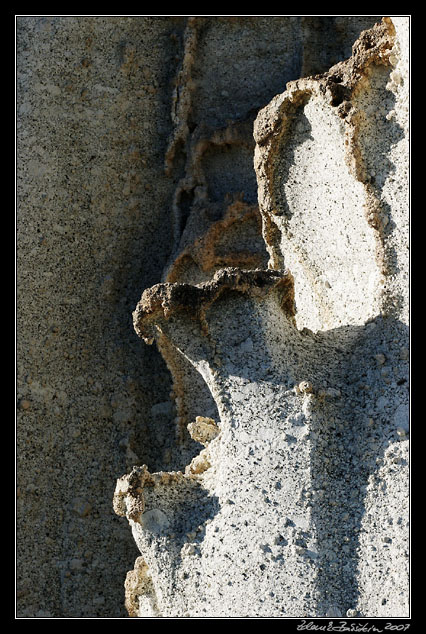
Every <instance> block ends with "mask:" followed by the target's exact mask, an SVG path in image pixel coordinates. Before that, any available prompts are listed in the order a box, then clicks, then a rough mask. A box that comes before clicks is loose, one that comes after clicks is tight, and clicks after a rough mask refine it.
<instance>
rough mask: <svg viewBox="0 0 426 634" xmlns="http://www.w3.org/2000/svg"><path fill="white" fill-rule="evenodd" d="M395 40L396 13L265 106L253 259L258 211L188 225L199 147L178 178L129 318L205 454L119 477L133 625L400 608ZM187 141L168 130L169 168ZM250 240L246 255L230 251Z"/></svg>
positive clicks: (403, 398) (401, 208) (403, 458)
mask: <svg viewBox="0 0 426 634" xmlns="http://www.w3.org/2000/svg"><path fill="white" fill-rule="evenodd" d="M190 27H191V25H189V27H188V28H190ZM193 35H194V34H193V33H192V34H190V35H188V42H191V43H192V42H193ZM406 37H407V20H405V21H404V19H403V18H401V19H395V21H393V20H392V19H390V18H384V19H383V20H382V21H381V22H380V23H377V24H376V25H375V26H374V27H373V28H372V29H370V30H368V31H364V32H363V33H362V34H361V36H360V38H359V39H358V40H357V42H356V43H355V44H354V46H353V54H352V56H351V57H350V58H349V59H348V60H346V61H344V62H339V63H338V64H336V65H334V66H332V67H331V69H330V70H329V71H328V72H327V73H324V74H320V75H316V76H313V77H308V78H305V79H300V80H297V81H293V82H290V83H289V84H288V85H287V90H286V91H285V92H284V93H283V94H280V95H277V96H276V97H275V98H274V99H273V100H272V101H271V103H270V104H269V105H268V106H266V107H265V108H264V109H263V110H261V111H260V113H259V114H258V116H257V118H256V120H255V123H254V140H255V141H256V147H255V151H254V156H255V169H256V176H257V184H258V193H259V198H258V202H259V213H260V217H261V220H262V225H261V226H262V236H263V239H264V243H265V247H266V250H267V252H268V255H269V260H268V268H265V251H264V249H259V248H258V245H259V235H258V233H257V232H256V231H253V232H247V234H245V229H246V227H247V226H248V225H246V223H245V222H244V219H245V217H246V216H247V215H249V216H250V218H255V214H256V213H257V207H256V206H255V204H254V202H253V203H251V205H252V206H251V207H250V206H247V203H246V202H243V200H242V199H240V200H239V201H238V202H233V203H232V204H231V206H228V209H227V211H226V212H225V215H224V216H223V219H218V220H213V221H211V222H209V223H206V222H205V221H203V217H204V216H203V213H206V210H209V209H211V208H212V205H211V199H210V198H209V197H206V195H205V192H206V189H208V183H209V180H208V178H206V177H205V174H204V173H203V172H202V171H201V172H200V173H198V175H197V176H194V174H195V173H196V170H195V171H194V165H198V166H199V165H200V162H199V161H200V160H201V159H200V158H194V157H197V156H198V157H200V156H201V155H202V154H203V152H204V149H203V148H204V146H203V142H200V141H198V140H197V138H196V136H195V137H193V138H192V140H193V143H192V144H190V147H191V149H190V150H189V153H188V156H189V159H188V161H189V168H188V169H187V172H186V174H187V175H188V174H191V176H190V177H189V179H188V178H187V177H185V178H184V179H183V181H181V182H180V185H179V187H182V189H181V190H180V189H179V188H178V190H177V191H178V192H181V191H182V192H183V191H188V188H190V189H191V191H193V192H194V194H193V198H192V199H191V204H190V206H189V215H188V221H187V226H188V227H190V229H191V230H189V229H188V234H185V232H184V233H183V234H182V238H181V242H180V244H179V245H178V246H177V247H176V250H175V252H174V257H175V260H174V261H173V262H172V263H171V264H170V265H169V266H168V268H167V273H166V275H165V281H164V282H162V283H159V284H157V285H155V286H153V287H152V288H150V289H147V290H145V291H144V293H143V295H142V298H141V301H140V302H139V303H138V305H137V307H136V310H135V312H134V314H133V316H134V326H135V330H136V332H137V333H138V335H139V336H141V337H142V338H143V339H144V340H145V341H146V342H147V343H152V342H153V341H154V340H156V341H157V342H158V344H159V347H160V350H162V351H163V354H164V357H165V360H166V362H167V363H168V366H169V368H170V370H171V372H172V374H173V375H174V378H175V382H176V385H178V386H179V387H178V389H179V391H180V394H179V396H180V399H181V401H180V403H181V405H182V404H184V407H183V409H182V412H183V414H182V415H181V417H180V418H178V423H179V425H180V427H179V434H181V436H180V438H181V442H183V444H185V436H184V429H185V427H187V430H188V431H187V434H188V436H189V435H191V437H192V441H193V443H198V447H199V448H200V451H199V453H198V454H197V455H195V456H193V457H192V459H191V460H190V461H189V460H188V463H187V466H186V467H185V468H182V469H181V470H177V471H161V472H157V473H150V472H149V470H148V468H147V466H146V465H143V466H136V467H134V469H133V470H132V472H131V473H130V474H129V475H128V476H123V477H122V478H121V479H120V480H119V481H118V484H117V489H116V493H115V496H114V508H115V510H116V512H117V513H118V514H119V515H123V516H126V517H127V519H128V521H129V522H130V525H131V528H132V532H133V535H134V538H135V541H136V543H137V545H138V547H139V550H140V552H141V555H142V559H143V563H142V564H141V563H140V560H138V562H139V563H138V564H137V567H136V568H135V570H134V571H132V572H131V573H129V577H128V581H127V582H126V583H127V587H128V588H130V590H128V594H127V597H128V599H127V601H128V603H129V604H131V606H132V607H131V611H130V613H131V615H132V616H134V615H137V616H140V617H143V616H154V617H155V616H163V617H165V616H169V617H170V616H180V617H182V616H191V617H200V616H201V617H202V616H208V617H235V616H240V617H253V616H263V617H285V616H292V617H314V616H345V615H348V616H355V615H357V616H368V617H375V616H386V617H391V616H394V617H396V616H399V617H401V616H407V615H408V552H407V548H408V518H409V512H408V481H409V480H408V472H407V466H408V446H407V445H408V433H409V427H408V391H407V387H408V385H407V381H408V368H407V360H408V355H407V344H408V335H407V328H408V300H407V296H408V283H407V274H408V271H407V258H406V250H407V247H408V240H407V224H408V193H407V192H408V182H407V171H406V163H407V158H408V151H407V140H408V114H407V110H406V108H407V103H408V101H407V89H408V86H407V57H406V53H404V52H403V49H404V48H405V47H406V46H407V40H406ZM190 46H192V44H188V47H189V48H190ZM188 54H189V53H188ZM182 76H185V67H184V70H183V71H182ZM186 105H187V101H184V102H183V104H182V109H185V107H186ZM239 134H240V133H239V132H237V131H236V129H235V128H232V126H231V127H228V128H226V129H224V130H223V131H222V132H221V133H220V134H218V133H215V134H214V135H213V136H211V137H210V138H216V139H217V143H218V145H219V146H220V144H221V143H225V144H227V145H231V146H232V144H233V142H234V140H235V139H237V141H236V142H237V143H238V142H239V141H238V139H240V138H241V137H240V136H239ZM186 135H188V127H187V125H186V124H185V123H183V124H181V125H180V126H178V127H177V129H176V133H175V135H174V137H173V140H172V144H171V146H170V147H169V149H170V148H172V149H170V152H169V154H168V158H169V159H170V157H173V152H174V151H175V147H176V145H177V144H179V143H180V142H181V140H182V138H184V137H185V138H186ZM247 146H248V142H247ZM194 148H195V149H194ZM197 148H198V149H197ZM187 166H188V163H187ZM210 178H211V175H210ZM224 178H226V176H224ZM193 179H195V180H193ZM196 183H200V190H197V187H198V186H196V185H195V184H196ZM203 183H204V184H203ZM200 192H201V193H200ZM180 196H181V194H180V193H178V195H177V198H175V200H181V198H180ZM213 209H214V204H213ZM237 210H238V211H237ZM236 213H237V214H242V215H240V216H238V218H239V222H238V223H237V229H238V232H237V233H236V234H233V233H232V231H231V229H232V228H233V226H234V222H233V221H235V219H236V216H235V215H234V214H236ZM203 223H204V224H203ZM258 226H259V225H258V224H257V223H255V224H253V225H252V227H253V229H255V228H256V227H258ZM245 235H247V241H246V244H247V245H249V249H248V250H249V251H250V250H251V253H252V254H253V255H252V256H251V257H252V260H251V261H252V262H254V263H255V266H254V267H253V266H247V264H248V263H249V261H248V260H247V259H245V258H247V249H245V250H241V251H240V250H239V249H237V248H235V243H236V242H240V243H241V241H242V238H243V237H244V236H245ZM221 240H222V241H223V242H224V243H225V244H226V241H227V240H228V242H227V247H226V248H225V249H224V250H223V251H222V252H221V253H219V244H220V241H221ZM235 241H236V242H235ZM227 249H228V251H227ZM227 253H229V255H230V256H232V257H231V259H230V260H227V257H228V255H227ZM256 257H258V258H259V260H258V261H256ZM239 259H241V263H240V262H238V260H239ZM224 265H225V266H224ZM194 370H195V371H196V372H197V373H198V374H199V376H200V377H201V378H202V382H200V380H198V382H195V381H193V376H194ZM189 402H191V406H189V405H188V403H189ZM215 408H216V411H214V409H215ZM178 412H179V408H178ZM188 415H189V418H188ZM185 416H186V418H185ZM188 423H189V424H188ZM182 434H183V436H182ZM200 441H201V445H200ZM202 445H204V449H201V446H202ZM193 449H194V444H192V445H191V444H188V445H187V451H188V453H187V454H185V452H182V457H184V456H185V455H188V456H189V455H192V454H190V451H193ZM138 570H142V572H141V573H140V576H138V575H139V573H138ZM147 571H149V573H148V572H147ZM147 574H148V575H149V579H150V582H149V584H148V585H146V584H145V581H144V579H146V576H147ZM134 579H140V582H136V581H134ZM132 580H133V581H132ZM138 583H140V587H141V588H142V589H140V590H139V591H138V590H137V588H138V587H139V586H138ZM144 584H145V585H144ZM145 587H147V588H148V589H147V590H145V589H144V588H145ZM135 588H136V589H135ZM129 593H130V594H129Z"/></svg>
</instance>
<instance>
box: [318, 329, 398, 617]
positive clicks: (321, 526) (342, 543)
mask: <svg viewBox="0 0 426 634" xmlns="http://www.w3.org/2000/svg"><path fill="white" fill-rule="evenodd" d="M344 330H346V331H352V333H351V335H352V337H353V335H354V334H355V339H354V340H353V343H352V344H351V345H350V346H349V347H347V348H342V352H341V357H340V359H339V360H338V362H337V363H336V359H333V360H331V361H332V362H331V364H330V365H331V366H332V367H333V368H334V369H333V371H332V373H331V375H330V378H331V382H332V384H334V386H335V387H337V389H338V390H339V391H340V394H341V396H340V397H339V398H338V399H334V401H333V399H331V401H330V402H329V403H328V404H322V405H321V406H318V407H317V408H316V411H315V409H314V415H313V420H312V423H311V425H312V427H311V442H312V452H311V469H312V492H313V493H314V497H313V500H314V501H313V505H312V517H313V522H314V524H315V527H316V534H317V540H318V559H317V565H318V571H319V574H318V586H317V591H318V610H319V611H318V615H319V616H326V611H327V609H329V608H330V606H334V607H336V608H337V609H338V610H339V611H340V613H341V616H345V615H346V611H347V610H348V609H353V608H354V606H356V604H357V600H358V597H359V595H360V590H359V586H358V564H359V547H360V534H361V531H362V521H363V518H364V513H365V502H366V495H367V486H368V484H369V479H370V476H374V475H375V474H377V472H378V469H379V468H380V464H381V463H382V459H383V456H384V454H385V452H386V450H387V449H388V447H389V446H390V444H391V443H396V442H399V441H400V436H399V435H398V433H397V428H396V425H395V423H394V422H393V421H392V414H393V412H394V409H395V407H396V406H397V403H398V401H397V398H398V397H395V388H396V386H404V387H401V401H402V402H404V399H403V395H402V391H403V390H405V389H406V388H408V363H405V367H403V366H404V364H402V365H400V366H399V367H400V376H399V375H398V377H394V379H393V380H391V381H390V382H389V383H388V384H386V383H384V381H383V375H382V370H383V366H381V365H380V364H378V362H377V360H376V358H375V356H376V355H378V354H379V355H384V358H386V359H390V360H391V362H392V363H393V365H394V364H395V362H396V360H397V359H398V353H399V351H400V348H401V347H402V346H404V345H407V347H408V328H407V326H405V325H404V324H403V323H401V322H400V321H398V320H395V319H393V318H382V317H378V318H377V319H375V320H374V321H372V322H370V323H369V324H367V325H366V326H363V327H352V328H350V327H345V328H344V329H340V328H339V329H336V330H333V331H329V332H328V333H327V337H332V338H335V339H336V342H337V341H338V340H339V338H340V337H341V334H342V332H341V331H344ZM322 362H323V364H324V365H325V364H326V363H327V361H326V360H325V359H324V360H323V361H322ZM380 399H381V401H380ZM378 402H380V406H378V405H377V403H378ZM405 402H406V401H405ZM386 404H388V405H389V410H387V409H386ZM382 407H383V409H381V408H382ZM371 420H372V421H373V423H371ZM406 424H407V428H408V421H407V423H406ZM364 616H368V615H364Z"/></svg>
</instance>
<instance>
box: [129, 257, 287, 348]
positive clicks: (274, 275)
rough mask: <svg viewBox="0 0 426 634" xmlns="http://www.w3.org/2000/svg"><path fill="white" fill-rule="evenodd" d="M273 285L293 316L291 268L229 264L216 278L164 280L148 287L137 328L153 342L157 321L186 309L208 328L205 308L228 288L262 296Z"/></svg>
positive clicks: (135, 320) (136, 317) (138, 310)
mask: <svg viewBox="0 0 426 634" xmlns="http://www.w3.org/2000/svg"><path fill="white" fill-rule="evenodd" d="M271 289H275V290H276V291H277V292H278V293H279V297H280V305H281V308H282V309H283V310H284V311H285V312H286V314H287V315H288V317H289V318H290V319H293V318H294V315H295V307H294V291H293V277H292V275H291V274H290V273H289V272H281V271H274V270H262V269H255V270H247V271H246V270H241V269H237V268H226V269H221V270H220V271H217V273H216V274H215V275H214V277H213V279H212V280H210V281H208V282H205V283H203V284H199V285H196V286H193V285H191V284H169V283H163V284H156V285H155V286H152V287H151V288H148V289H146V290H145V291H144V293H143V294H142V298H141V300H140V302H139V303H138V305H137V306H136V310H135V311H134V312H133V324H134V328H135V331H136V333H137V334H138V335H139V336H140V337H142V339H143V340H144V341H145V342H146V343H152V342H153V340H154V334H155V333H154V330H153V325H155V324H156V323H157V322H158V321H159V320H161V319H168V318H169V317H170V316H171V315H172V314H175V313H177V312H184V313H186V314H187V315H189V316H190V317H191V318H192V319H194V320H198V321H200V322H201V324H202V326H203V328H204V329H205V328H206V322H205V311H206V310H207V309H208V308H209V306H211V305H212V304H213V303H214V302H215V301H216V300H217V299H218V298H219V297H220V296H221V295H222V294H223V293H224V292H226V291H236V292H239V293H245V294H250V295H252V296H253V297H262V296H263V295H265V294H267V293H269V292H270V291H271Z"/></svg>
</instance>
